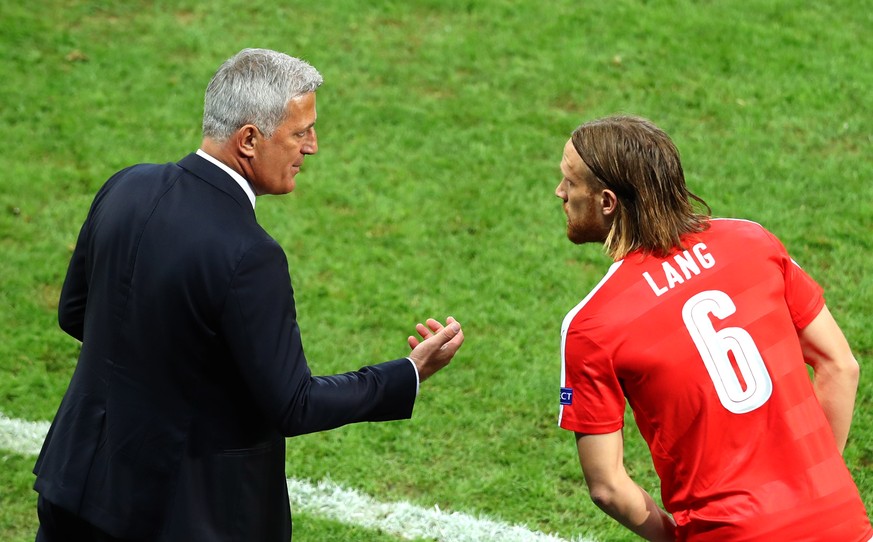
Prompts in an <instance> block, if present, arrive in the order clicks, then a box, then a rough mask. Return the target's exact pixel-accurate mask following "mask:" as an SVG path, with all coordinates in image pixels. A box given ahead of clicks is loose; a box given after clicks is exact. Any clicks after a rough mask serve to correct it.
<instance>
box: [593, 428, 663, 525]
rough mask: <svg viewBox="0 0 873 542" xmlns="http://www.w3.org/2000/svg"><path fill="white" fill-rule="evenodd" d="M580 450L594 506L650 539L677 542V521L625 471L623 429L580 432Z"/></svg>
mask: <svg viewBox="0 0 873 542" xmlns="http://www.w3.org/2000/svg"><path fill="white" fill-rule="evenodd" d="M576 447H577V448H578V450H579V462H580V463H581V464H582V473H583V474H584V475H585V482H586V483H587V484H588V492H589V493H590V495H591V500H593V501H594V504H596V505H597V506H598V507H599V508H600V509H601V510H603V511H604V512H606V513H607V514H609V515H610V516H612V517H613V518H615V519H616V520H617V521H618V522H619V523H621V524H622V525H624V526H625V527H627V528H628V529H630V530H631V531H633V532H634V533H636V534H637V535H639V536H641V537H643V538H644V539H646V540H656V541H662V540H664V541H667V540H669V541H672V540H675V526H676V524H675V523H674V522H673V518H671V517H670V515H669V514H667V512H665V511H664V510H662V509H661V507H659V506H658V505H657V503H655V501H654V499H652V497H651V495H649V494H648V493H647V492H646V491H645V490H644V489H643V488H641V487H640V486H638V485H637V484H636V483H635V482H634V481H633V480H631V478H630V476H628V474H627V471H625V469H624V439H623V438H622V434H621V430H618V431H616V432H614V433H607V434H604V435H586V434H583V433H576Z"/></svg>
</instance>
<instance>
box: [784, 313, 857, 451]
mask: <svg viewBox="0 0 873 542" xmlns="http://www.w3.org/2000/svg"><path fill="white" fill-rule="evenodd" d="M799 338H800V344H801V347H802V349H803V357H804V359H805V360H806V362H807V363H808V364H809V365H810V366H811V367H812V369H813V373H814V377H813V378H814V383H813V387H814V389H815V396H816V398H817V399H818V401H819V403H820V404H821V407H822V410H823V411H824V414H825V417H826V418H827V420H828V423H829V424H830V426H831V431H833V434H834V440H835V441H836V443H837V447H838V448H839V450H840V453H842V451H843V449H844V448H845V446H846V441H847V440H848V438H849V427H850V426H851V424H852V412H853V410H854V408H855V395H856V394H857V392H858V380H859V377H860V367H859V366H858V362H857V361H856V360H855V357H854V356H853V355H852V351H851V349H850V347H849V343H848V342H847V341H846V338H845V336H844V335H843V332H842V330H840V328H839V326H838V325H837V323H836V321H834V318H833V316H831V313H830V311H829V310H828V308H827V307H824V308H822V310H821V312H820V313H819V315H818V316H816V317H815V319H814V320H813V321H812V322H811V323H810V324H809V325H808V326H806V327H805V328H804V329H802V330H801V331H800V334H799Z"/></svg>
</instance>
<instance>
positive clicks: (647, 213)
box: [555, 116, 873, 542]
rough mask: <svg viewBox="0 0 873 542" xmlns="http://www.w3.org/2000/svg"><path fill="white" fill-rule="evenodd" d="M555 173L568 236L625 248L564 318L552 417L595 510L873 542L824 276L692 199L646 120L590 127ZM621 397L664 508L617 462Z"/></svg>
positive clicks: (845, 358)
mask: <svg viewBox="0 0 873 542" xmlns="http://www.w3.org/2000/svg"><path fill="white" fill-rule="evenodd" d="M561 172H562V174H563V179H562V180H561V182H560V184H558V187H557V189H556V190H555V195H557V196H558V197H559V198H560V199H561V200H562V201H563V207H564V212H565V213H566V215H567V237H568V238H569V239H570V240H571V241H573V242H574V243H577V244H581V243H589V242H596V243H603V244H604V247H605V249H606V251H607V252H608V254H609V255H610V256H611V257H612V259H613V260H614V263H613V264H612V266H611V267H610V268H609V270H608V271H607V273H606V275H605V276H604V277H603V279H602V280H601V281H600V282H599V284H597V285H596V286H595V287H594V289H593V290H592V291H591V292H590V293H589V294H588V295H587V296H586V297H585V298H584V299H583V300H582V301H581V302H580V303H579V304H578V305H576V307H574V308H573V309H572V310H571V311H570V312H569V314H567V316H566V317H565V319H564V322H563V325H562V327H561V335H562V340H561V356H562V370H561V406H560V417H559V425H560V426H561V427H563V428H564V429H568V430H570V431H574V432H575V434H576V443H577V447H578V452H579V460H580V463H581V466H582V471H583V474H584V476H585V480H586V483H587V485H588V489H589V492H590V495H591V498H592V499H593V501H594V502H595V503H596V504H597V506H599V507H600V508H601V509H603V510H604V511H605V512H606V513H607V514H609V515H610V516H612V517H613V518H615V519H616V520H618V521H619V522H620V523H621V524H622V525H624V526H625V527H627V528H629V529H630V530H632V531H633V532H635V533H636V534H638V535H639V536H641V537H643V538H645V539H648V540H688V541H694V542H704V541H719V542H724V541H765V540H766V541H768V542H772V541H793V542H798V541H840V542H867V541H868V540H871V537H873V529H871V526H870V521H869V519H868V517H867V513H866V511H865V509H864V505H863V502H862V501H861V498H860V496H859V494H858V490H857V488H856V486H855V484H854V482H853V481H852V477H851V474H850V473H849V471H848V469H847V468H846V465H845V463H844V461H843V458H842V455H841V454H842V450H843V448H844V446H845V444H846V439H847V437H848V433H849V425H850V423H851V418H852V410H853V408H854V401H855V394H856V390H857V385H858V374H859V367H858V363H857V362H856V361H855V358H854V357H853V355H852V352H851V350H850V348H849V345H848V343H847V341H846V339H845V337H844V336H843V333H842V332H841V330H840V328H839V327H838V325H837V324H836V322H835V321H834V318H833V317H832V316H831V313H830V312H829V311H828V308H827V307H826V306H825V302H824V299H823V297H822V289H821V288H820V287H819V285H818V284H816V282H815V281H814V280H813V279H812V278H810V276H809V275H808V274H807V273H805V272H804V271H803V270H802V269H801V268H800V267H799V266H798V265H797V264H796V263H795V262H794V261H793V260H792V259H791V257H790V256H789V255H788V253H787V252H786V250H785V248H784V247H783V245H782V244H781V243H780V241H779V240H778V239H777V238H776V237H775V236H774V235H773V234H771V233H769V232H768V231H767V230H765V229H764V228H763V227H761V226H760V225H759V224H756V223H754V222H749V221H745V220H729V219H713V218H710V217H709V216H708V214H703V213H702V212H700V211H699V210H696V209H695V206H694V204H693V203H694V202H697V203H698V204H700V205H702V206H704V207H706V210H707V213H708V212H709V207H708V206H707V205H706V204H705V202H703V200H701V199H700V198H698V197H697V196H695V195H694V194H692V193H691V192H689V191H688V189H687V187H686V185H685V179H684V174H683V171H682V165H681V163H680V160H679V153H678V151H677V149H676V147H675V146H674V144H673V142H672V141H671V140H670V138H669V136H668V135H667V134H666V133H664V132H663V131H662V130H660V129H659V128H658V127H656V126H655V125H653V124H652V123H651V122H650V121H648V120H645V119H642V118H638V117H629V116H616V117H608V118H604V119H600V120H595V121H592V122H588V123H585V124H583V125H581V126H579V127H578V128H577V129H576V130H575V131H574V132H573V134H572V137H571V138H570V140H569V141H568V142H567V144H566V146H565V148H564V155H563V160H562V162H561ZM806 365H809V366H811V367H812V370H813V373H814V378H813V379H812V381H810V378H809V374H808V372H807V368H806ZM625 400H627V402H628V403H629V404H630V406H631V409H632V410H633V414H634V417H635V419H636V423H637V426H638V427H639V430H640V433H641V434H642V436H643V438H644V439H645V441H646V443H647V444H648V447H649V450H650V452H651V454H652V459H653V462H654V466H655V470H656V471H657V474H658V476H659V478H660V480H661V498H662V501H663V504H664V508H666V511H665V510H663V509H661V508H660V507H659V506H658V505H657V504H656V503H655V501H654V499H653V498H652V497H651V496H650V495H649V494H648V493H647V492H646V491H645V490H644V489H642V488H641V487H640V486H638V485H637V484H636V483H635V482H634V481H633V480H632V479H631V478H630V477H629V476H628V474H627V472H626V471H625V469H624V466H623V460H622V454H623V440H622V426H623V413H624V405H625ZM668 512H669V513H668Z"/></svg>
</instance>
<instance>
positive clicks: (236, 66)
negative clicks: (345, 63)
mask: <svg viewBox="0 0 873 542" xmlns="http://www.w3.org/2000/svg"><path fill="white" fill-rule="evenodd" d="M323 81H324V80H323V79H322V77H321V74H320V73H318V70H316V69H315V68H313V67H312V66H310V65H309V64H307V63H306V62H304V61H302V60H300V59H298V58H294V57H291V56H288V55H286V54H284V53H280V52H277V51H271V50H269V49H243V50H242V51H240V52H239V53H237V54H236V55H234V56H232V57H231V58H229V59H227V60H226V61H225V62H224V64H222V65H221V67H219V68H218V71H217V72H215V75H214V76H213V77H212V80H211V81H210V82H209V85H208V86H207V87H206V97H205V99H204V105H203V137H208V138H210V139H214V140H216V141H226V140H227V139H228V138H229V137H230V136H231V135H232V134H233V133H234V132H235V131H236V130H238V129H239V128H241V127H242V126H245V125H246V124H253V125H255V126H257V127H258V130H260V131H261V133H262V134H264V137H266V138H268V139H269V138H270V137H272V135H273V132H274V131H275V130H276V128H278V126H279V125H280V124H281V123H282V122H283V121H284V120H285V113H286V111H285V109H286V107H287V105H288V102H289V101H290V100H292V99H294V98H296V97H298V96H302V95H303V94H307V93H309V92H315V90H316V89H317V88H318V87H319V86H321V83H322V82H323Z"/></svg>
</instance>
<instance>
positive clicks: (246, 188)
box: [197, 149, 255, 209]
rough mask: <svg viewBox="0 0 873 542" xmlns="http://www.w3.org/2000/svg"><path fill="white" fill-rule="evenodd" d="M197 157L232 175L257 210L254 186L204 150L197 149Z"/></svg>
mask: <svg viewBox="0 0 873 542" xmlns="http://www.w3.org/2000/svg"><path fill="white" fill-rule="evenodd" d="M197 156H202V157H203V158H205V159H207V160H209V161H210V162H212V163H213V164H215V165H216V166H218V167H220V168H221V169H223V170H224V172H225V173H227V174H228V175H230V176H231V178H232V179H233V180H234V181H236V183H237V184H238V185H239V186H240V188H242V189H243V191H244V192H245V193H246V196H248V197H249V201H250V202H252V209H254V208H255V191H254V190H253V189H252V185H251V184H250V183H249V182H248V181H247V180H245V179H244V178H243V176H242V175H240V174H239V173H237V172H236V171H234V170H232V169H230V168H229V167H228V166H227V164H224V163H223V162H220V161H219V160H218V159H217V158H215V157H213V156H210V155H209V154H206V152H205V151H204V150H203V149H197Z"/></svg>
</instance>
